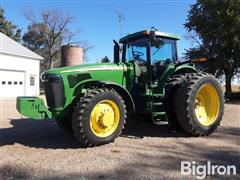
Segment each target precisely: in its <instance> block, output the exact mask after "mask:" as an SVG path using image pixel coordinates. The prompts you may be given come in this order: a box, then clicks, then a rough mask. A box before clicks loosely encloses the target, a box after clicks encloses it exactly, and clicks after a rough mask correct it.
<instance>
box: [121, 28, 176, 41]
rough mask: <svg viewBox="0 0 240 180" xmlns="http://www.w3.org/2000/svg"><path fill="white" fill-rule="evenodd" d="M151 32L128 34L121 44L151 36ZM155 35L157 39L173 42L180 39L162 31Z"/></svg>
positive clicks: (156, 32)
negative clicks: (171, 40)
mask: <svg viewBox="0 0 240 180" xmlns="http://www.w3.org/2000/svg"><path fill="white" fill-rule="evenodd" d="M149 34H150V31H149V30H144V31H139V32H136V33H133V34H128V35H126V36H124V37H122V38H121V39H120V40H119V42H120V43H125V42H128V41H132V40H135V39H139V38H143V37H147V36H149ZM155 35H156V36H157V37H162V38H168V39H173V40H179V39H180V37H179V36H178V35H177V34H172V33H165V32H160V31H155Z"/></svg>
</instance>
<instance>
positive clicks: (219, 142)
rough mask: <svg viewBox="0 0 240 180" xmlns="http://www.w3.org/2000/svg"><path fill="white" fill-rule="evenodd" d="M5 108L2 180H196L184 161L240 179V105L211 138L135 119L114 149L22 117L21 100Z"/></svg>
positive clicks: (230, 108) (0, 138)
mask: <svg viewBox="0 0 240 180" xmlns="http://www.w3.org/2000/svg"><path fill="white" fill-rule="evenodd" d="M0 103H1V106H0V111H1V117H0V118H1V126H0V155H1V162H0V179H15V178H17V179H180V178H182V179H192V178H195V176H192V175H191V176H183V175H181V174H180V163H181V161H190V162H192V161H195V162H196V164H206V162H207V161H211V163H212V164H218V165H235V166H236V167H237V175H236V176H211V177H210V176H208V178H207V179H210V178H211V179H212V178H213V179H219V178H231V179H239V178H240V176H239V168H240V164H239V163H240V156H239V155H240V146H239V145H240V142H239V135H240V131H239V130H240V103H233V104H226V105H225V114H224V118H223V122H222V124H221V126H220V127H219V129H218V130H217V131H216V132H215V133H214V134H212V135H211V136H209V137H198V138H196V137H188V136H187V135H186V134H184V133H182V132H171V131H169V130H168V128H167V127H165V126H156V125H153V124H152V123H151V122H148V121H139V120H137V119H131V120H129V121H128V123H127V127H126V129H125V130H124V133H123V135H122V136H121V137H119V138H117V139H116V141H115V142H114V143H111V144H107V145H103V146H100V147H95V148H87V149H83V148H79V144H78V142H77V141H76V140H75V139H74V137H72V136H71V135H67V134H65V133H64V132H62V131H61V130H60V129H59V128H58V127H57V125H56V123H55V122H54V121H53V120H42V121H36V120H35V121H34V120H31V119H27V118H24V117H21V115H20V114H18V112H17V111H16V109H15V100H14V99H8V100H2V101H1V102H0Z"/></svg>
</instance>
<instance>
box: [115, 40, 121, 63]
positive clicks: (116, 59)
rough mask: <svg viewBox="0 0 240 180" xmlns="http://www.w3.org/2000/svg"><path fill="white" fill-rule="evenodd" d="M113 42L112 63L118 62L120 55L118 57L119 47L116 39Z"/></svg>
mask: <svg viewBox="0 0 240 180" xmlns="http://www.w3.org/2000/svg"><path fill="white" fill-rule="evenodd" d="M113 43H114V47H113V61H114V63H118V62H119V61H120V57H119V51H120V47H119V44H118V42H117V41H115V40H113Z"/></svg>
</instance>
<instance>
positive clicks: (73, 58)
mask: <svg viewBox="0 0 240 180" xmlns="http://www.w3.org/2000/svg"><path fill="white" fill-rule="evenodd" d="M61 58H62V62H61V66H75V65H80V64H83V49H82V48H81V47H79V46H77V45H66V46H62V49H61Z"/></svg>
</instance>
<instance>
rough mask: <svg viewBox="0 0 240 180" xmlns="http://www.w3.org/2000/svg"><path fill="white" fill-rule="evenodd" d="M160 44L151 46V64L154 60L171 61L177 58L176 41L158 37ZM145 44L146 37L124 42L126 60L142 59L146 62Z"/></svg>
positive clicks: (146, 43) (146, 41)
mask: <svg viewBox="0 0 240 180" xmlns="http://www.w3.org/2000/svg"><path fill="white" fill-rule="evenodd" d="M159 40H160V42H161V43H160V46H159V47H155V46H154V45H152V46H151V56H150V57H151V64H152V63H155V62H156V61H171V62H174V61H176V60H177V50H176V41H175V40H171V39H163V38H160V39H159ZM147 45H148V40H147V39H146V38H142V39H138V40H135V41H132V42H129V43H127V44H126V58H125V59H126V62H129V61H134V60H138V61H143V62H147Z"/></svg>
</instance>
